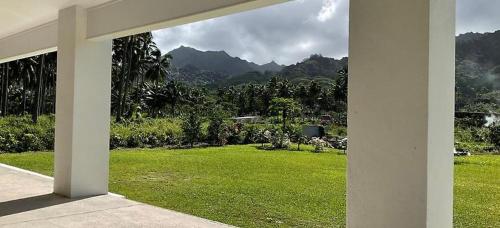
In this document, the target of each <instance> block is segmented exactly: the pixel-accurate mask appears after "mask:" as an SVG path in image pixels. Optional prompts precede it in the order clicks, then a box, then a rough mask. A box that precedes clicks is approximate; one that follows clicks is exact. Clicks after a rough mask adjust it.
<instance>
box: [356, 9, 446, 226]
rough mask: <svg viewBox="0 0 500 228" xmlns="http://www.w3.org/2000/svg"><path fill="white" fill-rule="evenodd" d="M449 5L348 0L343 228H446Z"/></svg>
mask: <svg viewBox="0 0 500 228" xmlns="http://www.w3.org/2000/svg"><path fill="white" fill-rule="evenodd" d="M454 35H455V0H418V1H417V0H376V1H373V0H370V1H366V0H351V1H350V44H349V113H348V135H349V151H348V187H347V191H348V193H347V194H348V197H347V225H348V227H452V220H453V155H452V151H453V111H454V77H455V76H454V71H455V63H454V60H455V56H454V55H455V39H454Z"/></svg>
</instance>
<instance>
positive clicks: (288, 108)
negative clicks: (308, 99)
mask: <svg viewBox="0 0 500 228" xmlns="http://www.w3.org/2000/svg"><path fill="white" fill-rule="evenodd" d="M270 110H271V112H273V113H274V114H275V115H280V116H281V121H282V124H283V127H282V131H285V129H286V126H287V121H288V120H289V119H291V118H293V117H294V116H295V115H297V114H298V112H299V111H300V108H299V105H298V103H297V102H296V101H294V100H293V99H290V98H274V99H273V100H272V101H271V106H270Z"/></svg>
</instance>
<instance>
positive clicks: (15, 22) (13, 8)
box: [0, 0, 112, 39]
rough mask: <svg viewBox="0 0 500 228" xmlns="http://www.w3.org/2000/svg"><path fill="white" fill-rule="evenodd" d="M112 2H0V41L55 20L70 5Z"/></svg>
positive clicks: (21, 0)
mask: <svg viewBox="0 0 500 228" xmlns="http://www.w3.org/2000/svg"><path fill="white" fill-rule="evenodd" d="M110 1H112V0H1V1H0V39H2V38H4V37H7V36H10V35H13V34H16V33H19V32H22V31H25V30H29V29H31V28H35V27H37V26H40V25H43V24H46V23H49V22H51V21H54V20H56V19H57V16H58V12H59V10H60V9H64V8H66V7H69V6H71V5H81V6H83V7H85V8H89V7H93V6H97V5H101V4H103V3H106V2H110Z"/></svg>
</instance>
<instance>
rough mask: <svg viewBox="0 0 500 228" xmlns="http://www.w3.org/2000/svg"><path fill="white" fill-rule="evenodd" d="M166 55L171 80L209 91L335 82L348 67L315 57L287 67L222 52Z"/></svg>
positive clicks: (187, 50)
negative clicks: (282, 82) (276, 82)
mask: <svg viewBox="0 0 500 228" xmlns="http://www.w3.org/2000/svg"><path fill="white" fill-rule="evenodd" d="M168 54H169V55H171V56H172V61H171V63H172V66H173V70H172V71H173V74H172V75H173V76H174V78H176V79H177V80H180V81H184V82H189V83H190V84H195V85H201V86H210V87H221V86H230V85H238V84H245V83H250V82H252V83H263V82H266V81H268V80H269V79H270V78H271V77H273V76H276V75H279V76H281V77H284V78H287V79H289V80H303V79H305V80H312V79H315V80H320V81H322V80H323V81H325V82H329V81H331V80H334V79H335V78H336V76H337V72H338V71H339V70H341V69H342V68H344V67H346V66H347V58H343V59H340V60H336V59H334V58H328V57H324V56H321V55H317V54H314V55H311V56H310V57H309V58H306V59H304V60H303V61H301V62H298V63H296V64H293V65H289V66H284V65H280V64H278V63H276V62H274V61H272V62H270V63H267V64H263V65H259V64H256V63H253V62H249V61H246V60H243V59H241V58H238V57H233V56H230V55H229V54H227V53H226V52H225V51H200V50H197V49H194V48H191V47H185V46H181V47H179V48H176V49H174V50H172V51H170V52H169V53H168Z"/></svg>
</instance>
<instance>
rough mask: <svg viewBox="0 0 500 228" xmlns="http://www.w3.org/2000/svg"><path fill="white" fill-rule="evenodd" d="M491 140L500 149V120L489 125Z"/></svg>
mask: <svg viewBox="0 0 500 228" xmlns="http://www.w3.org/2000/svg"><path fill="white" fill-rule="evenodd" d="M489 130H490V134H489V138H490V142H491V143H492V144H493V145H494V146H495V147H496V148H497V149H500V122H496V123H494V124H492V125H491V126H490V127H489Z"/></svg>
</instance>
